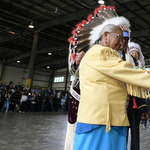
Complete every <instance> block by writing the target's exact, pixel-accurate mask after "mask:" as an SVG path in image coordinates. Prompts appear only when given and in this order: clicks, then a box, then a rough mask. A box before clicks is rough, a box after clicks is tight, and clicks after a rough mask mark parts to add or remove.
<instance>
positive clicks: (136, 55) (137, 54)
mask: <svg viewBox="0 0 150 150" xmlns="http://www.w3.org/2000/svg"><path fill="white" fill-rule="evenodd" d="M130 55H132V56H133V57H135V59H136V61H137V60H139V53H138V52H137V51H131V52H130Z"/></svg>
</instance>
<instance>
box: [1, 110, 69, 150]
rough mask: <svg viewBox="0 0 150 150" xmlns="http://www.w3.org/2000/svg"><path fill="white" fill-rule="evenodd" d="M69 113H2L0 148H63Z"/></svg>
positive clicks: (6, 149)
mask: <svg viewBox="0 0 150 150" xmlns="http://www.w3.org/2000/svg"><path fill="white" fill-rule="evenodd" d="M66 129H67V113H58V112H55V113H50V112H49V113H45V112H44V113H38V112H36V113H24V114H22V113H21V114H20V113H7V114H4V113H0V150H63V147H64V142H65V134H66Z"/></svg>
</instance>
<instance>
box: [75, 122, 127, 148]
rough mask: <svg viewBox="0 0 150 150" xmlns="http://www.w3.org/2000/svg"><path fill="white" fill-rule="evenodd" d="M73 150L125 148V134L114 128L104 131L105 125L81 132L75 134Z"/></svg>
mask: <svg viewBox="0 0 150 150" xmlns="http://www.w3.org/2000/svg"><path fill="white" fill-rule="evenodd" d="M73 150H127V142H126V136H124V135H121V134H119V133H118V132H117V131H116V130H115V129H113V128H111V130H110V131H109V132H108V133H106V126H105V125H102V126H100V127H98V128H96V129H93V130H91V131H89V132H86V133H82V134H77V133H76V134H75V140H74V148H73Z"/></svg>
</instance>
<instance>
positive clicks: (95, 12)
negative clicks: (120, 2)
mask: <svg viewBox="0 0 150 150" xmlns="http://www.w3.org/2000/svg"><path fill="white" fill-rule="evenodd" d="M99 10H100V8H99V7H98V8H96V9H95V10H94V14H95V15H96V14H97V13H98V12H99Z"/></svg>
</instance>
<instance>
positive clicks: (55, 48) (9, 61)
mask: <svg viewBox="0 0 150 150" xmlns="http://www.w3.org/2000/svg"><path fill="white" fill-rule="evenodd" d="M68 47H69V46H68V45H62V46H58V47H47V48H43V49H41V50H39V51H36V54H43V53H49V52H54V51H59V50H64V49H68ZM29 56H31V52H28V53H26V54H21V55H18V56H15V57H13V58H9V59H6V60H5V64H10V63H12V62H15V61H17V60H21V59H24V58H27V57H29Z"/></svg>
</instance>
